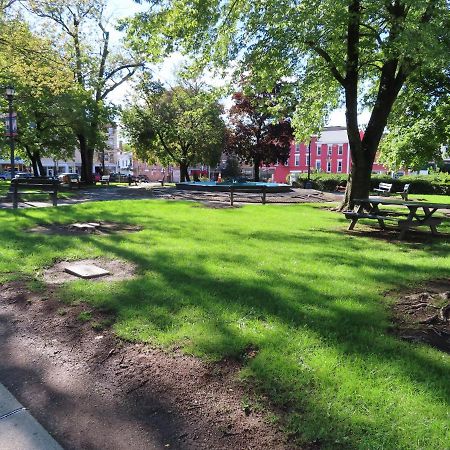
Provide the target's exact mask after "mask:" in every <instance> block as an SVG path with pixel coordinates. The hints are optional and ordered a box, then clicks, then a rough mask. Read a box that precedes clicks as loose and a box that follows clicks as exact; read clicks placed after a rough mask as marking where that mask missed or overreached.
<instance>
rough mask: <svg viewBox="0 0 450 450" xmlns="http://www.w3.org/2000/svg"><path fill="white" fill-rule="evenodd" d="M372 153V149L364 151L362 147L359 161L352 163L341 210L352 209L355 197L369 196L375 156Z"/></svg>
mask: <svg viewBox="0 0 450 450" xmlns="http://www.w3.org/2000/svg"><path fill="white" fill-rule="evenodd" d="M370 153H371V151H370V150H369V151H368V150H366V151H364V150H363V149H361V150H360V154H359V157H358V158H357V162H354V163H352V168H351V172H350V174H349V177H348V181H347V189H346V190H345V200H344V202H343V204H342V205H341V210H344V209H352V208H353V206H354V204H353V200H354V199H358V198H368V197H369V194H370V178H371V174H372V165H373V158H372V157H371V155H370Z"/></svg>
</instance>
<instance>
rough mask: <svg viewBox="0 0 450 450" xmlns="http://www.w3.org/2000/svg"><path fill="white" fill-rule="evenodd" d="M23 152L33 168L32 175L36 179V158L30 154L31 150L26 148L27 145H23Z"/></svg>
mask: <svg viewBox="0 0 450 450" xmlns="http://www.w3.org/2000/svg"><path fill="white" fill-rule="evenodd" d="M25 151H26V153H27V156H28V159H29V160H30V161H31V166H32V167H33V175H34V176H35V177H38V176H39V169H38V165H37V161H36V158H35V157H34V154H33V152H31V150H30V149H29V148H28V146H27V145H25Z"/></svg>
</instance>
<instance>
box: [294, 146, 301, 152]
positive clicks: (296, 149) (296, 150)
mask: <svg viewBox="0 0 450 450" xmlns="http://www.w3.org/2000/svg"><path fill="white" fill-rule="evenodd" d="M295 153H300V144H295Z"/></svg>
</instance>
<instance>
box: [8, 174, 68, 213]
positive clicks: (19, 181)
mask: <svg viewBox="0 0 450 450" xmlns="http://www.w3.org/2000/svg"><path fill="white" fill-rule="evenodd" d="M60 185H61V183H60V181H59V180H53V179H50V178H44V177H33V178H14V179H13V180H11V185H10V191H9V194H10V195H11V197H12V202H13V208H14V209H16V208H17V207H18V205H19V198H20V195H24V194H25V195H36V194H41V195H42V194H48V195H49V196H50V198H51V200H52V203H53V206H57V205H58V190H59V187H60Z"/></svg>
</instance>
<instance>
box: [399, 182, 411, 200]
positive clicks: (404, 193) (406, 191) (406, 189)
mask: <svg viewBox="0 0 450 450" xmlns="http://www.w3.org/2000/svg"><path fill="white" fill-rule="evenodd" d="M396 194H400V195H401V197H402V199H403V200H408V194H409V184H405V186H404V187H403V191H400V192H396Z"/></svg>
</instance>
